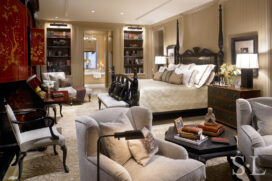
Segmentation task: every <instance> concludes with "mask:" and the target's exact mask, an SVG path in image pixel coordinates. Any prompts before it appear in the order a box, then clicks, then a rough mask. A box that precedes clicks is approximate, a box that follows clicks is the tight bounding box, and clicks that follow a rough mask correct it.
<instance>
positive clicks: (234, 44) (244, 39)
mask: <svg viewBox="0 0 272 181" xmlns="http://www.w3.org/2000/svg"><path fill="white" fill-rule="evenodd" d="M238 53H258V35H251V36H241V37H236V38H232V39H231V58H232V64H236V55H237V54H238ZM253 76H254V77H257V76H258V69H253Z"/></svg>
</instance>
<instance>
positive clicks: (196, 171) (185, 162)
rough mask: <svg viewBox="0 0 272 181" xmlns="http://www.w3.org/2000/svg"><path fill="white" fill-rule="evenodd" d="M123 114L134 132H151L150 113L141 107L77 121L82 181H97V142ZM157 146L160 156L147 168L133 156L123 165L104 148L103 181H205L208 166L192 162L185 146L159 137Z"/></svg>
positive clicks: (97, 114)
mask: <svg viewBox="0 0 272 181" xmlns="http://www.w3.org/2000/svg"><path fill="white" fill-rule="evenodd" d="M120 113H121V114H122V113H123V114H125V115H126V117H127V118H128V119H127V120H128V121H129V122H130V123H131V125H132V127H133V129H135V130H141V129H142V128H144V127H146V128H147V129H149V130H151V128H152V113H151V111H150V110H148V109H146V108H142V107H138V106H135V107H131V108H108V109H104V110H101V111H98V112H95V113H93V114H91V115H90V116H82V117H78V118H76V120H75V124H76V134H77V146H78V158H79V169H80V180H81V181H85V180H86V181H87V180H93V181H95V180H96V179H97V178H96V173H97V172H96V171H97V159H96V156H97V151H96V150H97V139H98V136H99V135H101V129H100V128H101V125H103V124H105V123H112V122H114V121H116V118H118V115H120ZM155 143H156V144H157V146H158V153H157V154H156V155H154V156H153V157H152V159H151V161H150V162H148V164H147V165H145V166H142V165H140V164H138V163H137V162H136V161H135V159H134V158H133V157H131V158H130V159H129V160H128V161H126V162H125V163H124V164H119V163H117V162H116V161H114V160H112V159H111V158H109V156H108V154H107V150H105V149H104V148H101V150H102V153H101V155H100V179H101V180H107V181H111V180H112V181H113V180H122V181H132V180H135V181H136V180H148V181H160V180H164V181H167V180H171V181H174V180H179V181H181V180H182V181H185V180H188V181H199V180H205V178H206V172H205V165H204V164H203V163H201V162H199V161H196V160H193V159H189V158H188V153H187V151H186V150H185V149H184V148H183V147H181V146H178V145H176V144H173V143H170V142H167V141H165V140H161V139H157V138H155ZM104 144H105V143H104Z"/></svg>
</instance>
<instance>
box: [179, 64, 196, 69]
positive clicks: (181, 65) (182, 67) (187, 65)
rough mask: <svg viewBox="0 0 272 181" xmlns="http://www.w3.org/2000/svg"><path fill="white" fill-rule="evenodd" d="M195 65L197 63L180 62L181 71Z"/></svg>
mask: <svg viewBox="0 0 272 181" xmlns="http://www.w3.org/2000/svg"><path fill="white" fill-rule="evenodd" d="M193 65H195V64H180V66H179V69H180V70H181V71H185V70H189V69H190V67H191V66H193Z"/></svg>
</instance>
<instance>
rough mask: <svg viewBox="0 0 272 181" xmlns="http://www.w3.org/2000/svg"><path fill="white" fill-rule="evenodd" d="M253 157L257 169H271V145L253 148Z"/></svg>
mask: <svg viewBox="0 0 272 181" xmlns="http://www.w3.org/2000/svg"><path fill="white" fill-rule="evenodd" d="M254 156H257V159H256V163H257V164H258V166H259V167H266V168H272V145H270V146H265V147H258V148H255V149H254Z"/></svg>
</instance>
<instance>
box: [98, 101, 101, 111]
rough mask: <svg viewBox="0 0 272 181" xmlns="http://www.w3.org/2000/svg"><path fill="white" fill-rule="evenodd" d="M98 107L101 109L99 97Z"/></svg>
mask: <svg viewBox="0 0 272 181" xmlns="http://www.w3.org/2000/svg"><path fill="white" fill-rule="evenodd" d="M98 108H99V110H100V109H101V100H100V99H98Z"/></svg>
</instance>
